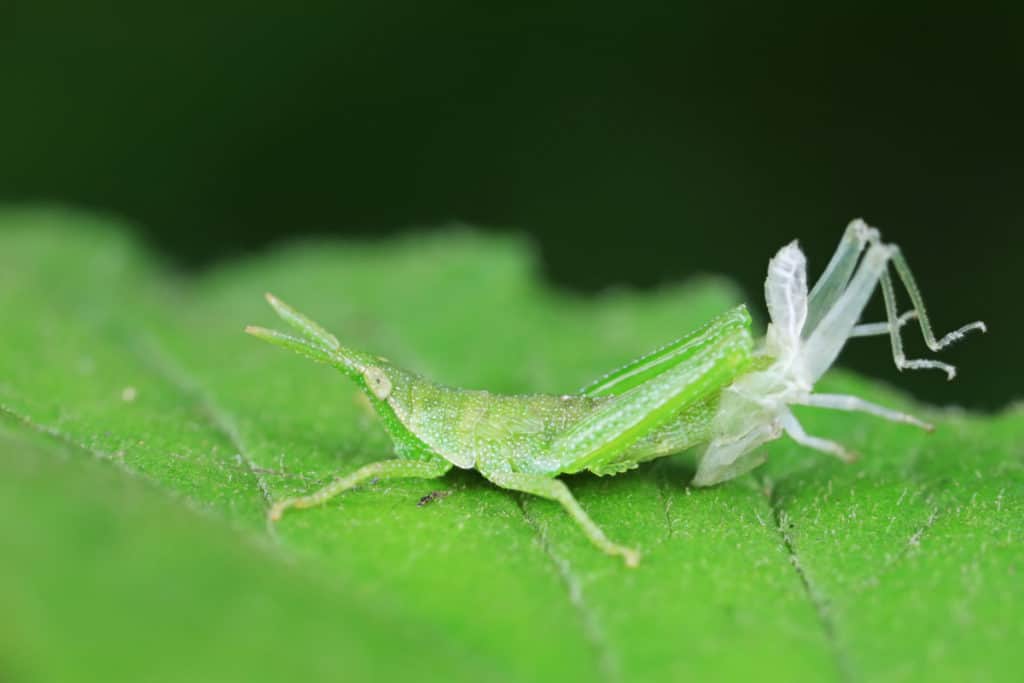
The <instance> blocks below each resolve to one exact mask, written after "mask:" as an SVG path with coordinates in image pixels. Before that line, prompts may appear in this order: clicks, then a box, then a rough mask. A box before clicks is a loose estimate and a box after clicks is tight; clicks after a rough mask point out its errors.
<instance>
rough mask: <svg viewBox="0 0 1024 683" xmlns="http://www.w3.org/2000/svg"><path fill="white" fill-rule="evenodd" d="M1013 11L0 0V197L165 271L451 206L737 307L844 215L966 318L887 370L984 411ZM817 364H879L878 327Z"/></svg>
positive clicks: (639, 277) (1008, 291)
mask: <svg viewBox="0 0 1024 683" xmlns="http://www.w3.org/2000/svg"><path fill="white" fill-rule="evenodd" d="M1022 19H1024V5H1021V4H1020V3H1014V2H1004V3H990V4H987V3H972V4H970V5H966V4H957V5H956V6H954V5H950V6H948V7H943V6H941V5H936V3H926V2H906V3H896V4H894V3H890V2H865V1H864V0H858V1H857V2H833V3H820V2H810V1H809V0H806V1H803V2H792V3H750V5H749V6H748V5H747V4H746V3H729V2H718V3H704V4H696V3H682V2H644V1H642V0H641V1H637V2H633V3H629V4H628V5H625V4H621V3H610V2H605V3H602V2H587V3H570V2H556V3H523V2H520V3H515V4H514V5H513V4H511V3H509V6H501V5H499V4H497V3H477V2H468V1H466V0H449V1H443V0H437V1H435V2H431V3H416V2H408V1H403V0H395V1H393V2H390V3H371V2H357V1H350V2H343V3H341V2H300V3H290V4H287V5H285V4H284V3H272V2H261V1H260V0H247V1H246V2H204V3H194V4H193V3H188V2H185V3H160V4H152V3H138V2H129V1H127V0H113V1H109V2H96V3H76V2H70V1H56V2H55V1H48V0H32V1H31V2H28V1H26V0H15V1H14V2H12V1H11V0H5V1H0V93H2V95H0V150H2V152H0V154H2V163H0V201H3V202H28V201H58V202H62V203H67V204H69V205H73V206H79V207H86V208H93V209H98V210H102V211H105V212H109V213H113V214H117V215H121V216H125V217H127V218H129V219H130V220H131V221H133V222H134V224H135V225H137V226H138V228H137V229H138V231H139V232H140V235H141V236H142V237H143V238H144V239H145V240H147V241H148V242H149V243H150V244H151V245H152V246H153V247H154V248H156V249H158V250H160V251H161V252H162V253H164V254H165V255H166V257H167V258H168V259H169V260H170V261H172V262H174V263H176V264H178V265H179V266H180V267H182V268H186V269H201V268H205V267H208V266H210V265H212V264H216V263H217V262H218V261H219V260H222V259H226V258H231V257H234V256H237V255H239V254H245V253H250V252H253V251H256V250H261V249H264V248H267V247H268V246H270V245H273V244H275V243H278V242H280V241H282V240H288V239H293V238H296V237H299V236H305V235H337V236H360V237H373V238H380V237H384V236H387V235H389V234H393V233H396V232H400V231H405V230H409V229H427V228H430V227H433V226H439V225H443V224H446V223H450V222H453V221H458V222H465V223H471V224H473V225H475V226H478V227H479V228H481V229H483V230H500V231H517V232H524V233H528V234H529V235H531V236H532V238H533V240H534V242H535V243H536V245H537V247H538V250H539V253H540V255H541V257H542V259H543V269H544V274H545V277H546V278H548V279H549V280H550V281H551V282H553V283H555V284H556V285H558V286H560V287H563V288H568V289H570V290H574V291H578V292H584V293H586V292H595V291H600V290H602V289H606V288H609V287H620V286H633V287H639V288H646V287H655V286H657V285H659V284H660V283H665V282H669V281H674V280H679V279H682V278H686V277H689V276H691V275H693V274H695V273H701V272H703V273H721V274H725V275H728V276H730V277H732V278H734V279H735V280H736V281H737V282H738V283H739V284H740V285H741V286H742V287H743V288H744V290H745V294H746V296H747V298H748V300H750V301H751V303H753V304H755V308H756V310H758V311H760V310H761V309H760V306H761V303H762V300H763V297H762V295H761V289H760V288H761V283H762V281H763V278H764V271H765V266H766V264H767V259H768V257H769V256H770V255H771V254H772V253H773V252H774V251H775V250H776V249H777V248H778V247H779V246H781V245H782V244H783V243H785V242H787V241H789V240H791V239H793V238H794V237H799V238H800V239H801V243H802V245H803V246H804V248H805V250H806V251H807V253H808V255H809V257H810V259H811V267H812V272H816V271H817V269H820V268H821V267H822V266H823V265H824V263H825V261H826V260H827V258H828V256H829V254H830V253H831V251H832V249H833V247H834V246H835V242H836V240H837V239H838V238H839V235H840V234H841V232H842V229H843V227H844V226H845V225H846V223H847V222H848V221H849V220H850V219H851V218H853V217H855V216H863V217H864V218H866V219H867V220H868V221H869V222H871V223H873V224H875V225H878V226H879V227H881V228H882V229H883V231H884V234H885V236H886V238H888V239H890V240H892V241H895V242H898V243H900V244H901V245H902V246H903V247H904V248H905V251H906V253H907V255H908V258H909V260H910V262H911V265H912V266H913V267H914V269H915V272H916V274H917V276H918V279H919V282H920V284H921V287H922V289H923V291H924V294H925V297H926V300H927V301H928V303H929V304H930V308H931V311H932V313H933V317H934V319H935V322H936V324H937V325H938V327H940V328H941V329H942V331H945V330H947V329H949V328H951V327H953V326H956V325H959V324H961V323H963V322H967V321H968V320H973V319H975V318H983V319H985V320H986V321H988V322H989V323H990V325H991V333H990V334H989V335H987V336H986V337H984V338H975V339H971V340H970V343H966V344H964V345H963V346H961V347H959V348H954V349H951V350H950V351H949V352H948V353H946V354H944V357H945V358H948V359H950V360H951V362H954V363H959V364H960V365H961V366H962V367H961V376H960V377H959V378H958V380H957V381H956V382H955V383H954V384H953V385H948V384H947V383H946V382H945V380H944V379H943V378H942V376H941V375H939V374H924V375H918V376H906V377H901V378H899V379H898V384H899V385H900V386H902V387H907V388H908V389H909V390H910V391H912V392H913V393H915V394H916V395H918V396H920V397H922V398H925V399H927V400H931V401H936V402H940V403H959V404H962V405H967V406H971V407H976V408H983V409H984V408H995V407H998V406H1001V405H1003V404H1005V403H1006V402H1007V401H1008V400H1011V399H1013V398H1015V397H1019V396H1021V395H1022V394H1024V391H1022V389H1021V376H1022V373H1021V372H1020V361H1019V358H1020V353H1019V351H1018V347H1019V343H1020V341H1019V340H1020V339H1021V334H1022V333H1024V321H1022V315H1021V313H1020V294H1021V290H1022V287H1021V277H1020V267H1019V266H1018V262H1019V261H1020V260H1021V259H1022V257H1024V238H1022V236H1021V235H1022V230H1024V203H1022V201H1021V200H1022V188H1024V133H1022V130H1021V128H1022V123H1021V122H1022V121H1024V98H1022V96H1021V85H1022V83H1024V49H1022V47H1021V45H1022V37H1024V21H1022ZM874 313H875V315H874V316H873V317H876V316H880V315H881V311H880V308H876V309H875V312H874ZM682 331H683V330H680V332H682ZM912 338H913V339H914V340H916V339H917V338H918V337H917V336H916V335H913V336H912ZM909 349H910V351H911V352H918V353H920V352H922V351H923V345H921V344H919V343H918V342H917V341H912V342H910V343H909ZM844 364H846V365H847V366H850V367H854V368H856V369H858V370H861V371H863V372H866V373H869V374H872V375H875V376H878V377H881V378H885V379H888V380H889V381H896V380H897V378H896V372H895V370H894V369H893V368H892V365H891V360H890V358H889V352H888V345H887V342H886V341H885V340H882V339H877V340H864V341H859V342H857V343H855V344H854V345H853V346H852V347H851V348H850V349H849V351H848V353H847V354H846V355H845V356H844Z"/></svg>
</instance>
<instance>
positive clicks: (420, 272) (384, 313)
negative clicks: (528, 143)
mask: <svg viewBox="0 0 1024 683" xmlns="http://www.w3.org/2000/svg"><path fill="white" fill-rule="evenodd" d="M127 234H128V233H127V231H125V230H124V229H123V228H122V227H120V226H118V225H117V224H116V222H115V221H111V220H108V219H102V218H96V217H89V216H84V215H81V214H76V213H71V212H65V211H60V210H52V209H34V210H28V209H21V210H15V209H11V210H7V211H6V212H4V213H3V214H0V320H2V321H3V327H4V333H3V339H2V342H0V427H2V431H0V454H2V457H0V467H2V468H3V472H2V473H0V489H2V493H3V495H2V498H0V505H2V506H3V512H4V514H3V515H2V517H0V519H2V521H0V532H2V537H3V539H4V546H5V552H3V556H4V558H5V559H3V560H0V571H3V574H4V575H5V576H4V577H3V586H2V587H0V600H2V604H3V606H4V612H5V613H6V614H7V615H8V619H7V620H6V622H5V624H4V626H2V627H0V628H2V629H4V631H0V634H4V632H5V631H6V634H5V637H4V638H3V639H2V643H3V644H2V645H0V677H2V676H3V675H4V674H5V673H6V672H11V673H12V674H13V677H14V678H15V680H17V679H18V678H19V677H20V678H22V679H24V680H37V679H51V680H55V679H59V680H93V679H105V680H109V679H110V678H120V679H133V680H137V679H139V678H146V679H149V680H182V679H194V678H195V677H197V676H199V677H206V678H208V679H217V680H230V679H234V680H251V681H258V680H275V681H279V680H281V679H282V678H283V677H284V676H291V677H294V678H297V677H300V676H301V677H306V676H312V677H317V678H324V677H332V676H335V675H340V673H341V672H344V673H345V675H347V676H351V677H353V680H365V679H369V678H375V679H382V678H383V679H388V680H393V679H394V678H395V677H397V676H399V675H404V676H415V677H417V678H419V679H423V680H434V679H437V680H440V679H444V680H449V681H452V680H455V681H457V680H474V681H476V680H538V681H547V680H551V681H557V680H598V681H626V680H650V681H675V680H688V679H691V678H697V677H699V678H700V679H702V680H742V679H755V678H756V679H758V680H780V681H794V680H807V681H821V680H837V681H850V680H873V681H874V680H892V681H901V680H920V679H922V678H928V679H929V680H964V679H972V678H973V679H977V680H1011V679H1012V678H1014V675H1013V674H1014V672H1017V671H1019V670H1020V668H1021V666H1024V655H1022V654H1021V651H1020V648H1019V647H1017V646H1016V644H1017V643H1019V642H1020V641H1021V639H1022V638H1024V627H1022V623H1024V622H1022V620H1021V619H1020V618H1019V614H1018V612H1019V610H1018V609H1017V608H1018V607H1019V605H1021V604H1024V603H1022V600H1024V582H1022V581H1021V575H1020V572H1021V571H1022V570H1024V564H1022V560H1024V553H1022V551H1021V549H1020V540H1019V539H1020V536H1021V533H1022V529H1021V526H1022V525H1021V519H1022V513H1024V454H1022V450H1021V449H1022V446H1021V444H1022V443H1024V416H1022V411H1021V410H1020V409H1011V410H1008V411H1006V412H1004V413H1002V414H1000V415H997V416H994V417H984V416H975V415H968V414H962V413H958V412H956V411H949V410H939V409H929V408H926V407H921V406H912V405H911V404H910V403H909V402H908V400H907V399H906V398H905V397H902V396H901V395H899V394H896V393H894V392H892V391H891V390H888V389H886V388H884V387H882V386H880V385H878V384H875V383H871V382H868V381H865V380H863V379H860V378H856V377H853V376H850V375H845V374H842V373H834V374H833V376H831V377H830V378H829V379H827V381H826V383H825V384H827V385H828V386H827V387H823V388H825V389H827V390H831V391H844V392H848V393H855V394H858V395H860V396H864V397H865V398H868V399H871V400H875V401H878V402H881V403H884V404H886V405H892V406H895V407H904V408H912V409H913V410H914V411H915V412H917V413H918V414H922V415H923V416H925V417H927V418H928V419H930V420H932V421H934V422H935V423H936V424H937V425H938V427H939V428H938V430H937V431H936V432H935V433H934V434H931V435H928V434H923V433H920V432H918V431H915V430H913V429H910V428H908V427H905V426H901V425H891V424H887V423H883V422H880V421H878V420H875V419H873V418H870V417H866V416H859V415H856V416H855V415H850V414H837V413H828V412H825V411H813V410H811V409H808V410H807V411H805V412H804V413H802V414H801V417H802V419H803V421H804V423H805V426H806V427H807V429H808V431H809V432H811V433H814V434H820V435H822V436H828V437H830V438H834V439H837V440H840V441H842V442H843V443H845V444H847V445H849V446H851V447H853V448H854V449H855V450H858V451H859V452H860V453H861V454H862V455H863V456H864V457H863V458H862V460H861V461H860V462H859V463H857V464H856V465H853V466H845V465H842V464H840V463H838V462H832V461H830V460H827V459H824V458H823V457H821V456H819V455H817V454H814V453H810V452H807V451H804V450H802V449H800V448H798V447H796V446H795V445H793V444H792V443H791V442H788V441H785V440H783V441H779V442H776V443H773V444H772V445H771V446H769V449H768V450H769V452H770V462H769V464H768V465H767V466H766V467H764V468H762V469H760V470H758V471H756V472H755V473H754V474H753V475H751V476H747V477H744V478H741V479H739V480H735V481H733V482H730V483H728V484H726V485H723V486H719V487H716V488H713V489H707V490H701V489H694V490H690V489H688V488H687V486H686V482H687V481H688V480H689V478H690V477H691V476H692V474H693V463H692V459H691V458H690V457H689V456H688V455H686V454H684V455H682V456H678V457H675V458H671V459H664V460H661V461H658V462H655V463H652V464H650V465H648V466H644V467H641V468H640V469H638V470H636V471H633V472H630V473H627V474H624V475H620V476H616V477H606V478H597V477H594V476H591V475H578V476H573V477H568V478H566V480H567V483H568V484H569V485H570V487H571V488H572V489H573V491H574V492H575V494H576V495H577V497H578V498H579V499H580V501H581V503H582V504H583V506H584V507H585V508H586V509H587V510H588V511H590V512H591V514H592V516H593V517H594V518H595V520H596V521H597V522H598V523H599V524H601V525H602V526H603V527H604V528H605V530H606V531H607V532H608V534H609V535H610V536H611V537H612V538H614V539H616V540H618V541H620V542H623V543H627V544H631V545H635V546H638V547H639V548H640V549H641V551H642V552H643V553H644V559H643V562H642V564H641V566H640V567H639V568H638V569H637V570H632V571H631V570H628V569H626V568H624V567H623V566H622V565H621V563H620V562H617V561H615V560H613V559H611V558H608V557H605V556H603V555H601V554H600V553H598V552H597V551H595V550H594V549H593V548H592V547H591V546H590V545H589V544H588V543H587V541H586V540H585V539H584V538H583V537H582V535H581V534H580V533H579V532H578V530H577V529H576V528H575V527H574V526H573V524H572V523H571V522H570V521H569V520H568V519H567V517H566V516H565V515H564V514H563V513H562V512H561V510H560V509H559V508H557V507H556V506H555V505H554V504H551V503H548V502H546V501H542V500H537V499H532V498H528V497H523V496H520V495H518V494H513V493H509V492H506V491H501V490H498V489H496V488H494V487H493V486H491V485H489V484H488V483H487V482H485V481H483V480H482V479H481V478H480V477H479V476H477V475H476V474H475V473H472V472H461V471H460V472H454V473H452V474H451V475H449V476H447V477H445V478H443V479H440V480H438V481H433V482H431V481H406V482H388V483H386V484H385V483H379V484H373V485H369V486H365V487H362V488H360V489H357V490H354V491H352V492H349V493H347V494H345V495H343V496H341V497H339V498H337V499H335V500H334V501H332V502H331V503H330V504H328V505H326V506H324V507H322V508H319V509H314V510H307V511H301V512H296V513H291V514H288V515H286V516H285V518H284V519H283V520H282V522H281V523H280V524H279V525H278V526H277V527H276V530H274V531H269V530H268V529H267V527H266V525H265V523H264V514H265V511H266V508H267V505H268V502H269V501H271V500H275V499H277V498H280V497H283V496H288V495H294V494H297V493H301V492H304V491H309V490H312V489H314V488H316V487H317V486H319V485H322V484H323V483H326V482H327V481H330V479H331V478H332V476H333V475H334V474H336V473H339V472H348V471H351V470H352V469H354V468H355V467H357V466H359V465H361V464H364V463H367V462H371V461H374V460H378V459H381V458H384V457H388V456H389V455H390V447H389V442H388V440H387V437H386V436H385V434H384V433H383V431H382V429H381V428H380V426H379V425H378V424H377V423H376V420H375V418H374V417H373V415H372V414H371V413H370V412H369V411H368V410H367V408H366V407H365V406H364V405H363V404H362V403H361V402H360V400H359V398H358V395H357V394H356V393H355V390H354V388H353V386H352V385H351V384H350V383H349V382H348V381H347V380H346V379H345V378H344V377H343V376H341V375H340V374H338V373H336V372H333V371H331V370H330V369H327V368H325V367H323V366H317V365H314V364H312V363H309V362H307V361H304V360H303V359H301V358H298V357H295V356H292V355H290V354H287V353H283V352H281V351H280V350H278V349H274V348H272V347H269V346H267V345H265V344H262V343H260V342H258V341H256V340H253V339H251V338H249V337H247V336H246V335H244V334H243V333H242V328H243V327H244V326H245V325H246V324H249V323H253V324H262V325H275V324H276V322H275V320H276V319H275V318H274V317H273V315H272V313H271V312H270V310H269V309H268V308H267V307H266V305H265V303H264V301H263V299H262V294H263V292H264V291H272V292H274V293H275V294H277V295H279V296H280V297H281V298H282V299H284V300H285V301H288V302H289V303H291V304H293V305H295V306H296V307H297V308H298V309H299V310H302V311H303V312H305V313H308V314H309V315H310V316H311V317H313V318H314V319H315V320H317V321H318V322H321V323H322V324H323V325H324V326H325V327H327V328H328V329H329V330H331V331H332V332H334V333H335V334H336V335H337V336H338V337H339V338H340V339H341V340H342V342H343V343H345V344H347V345H350V346H353V347H356V348H361V349H364V350H368V351H373V352H375V353H379V354H382V355H385V356H387V357H389V358H390V359H392V360H393V361H395V362H397V363H398V364H400V365H404V366H406V367H408V368H409V369H412V370H416V371H419V372H422V373H424V374H426V375H428V376H431V377H433V378H435V379H438V380H441V381H444V382H447V383H451V384H458V385H463V386H469V387H475V388H487V389H491V390H495V391H505V392H524V391H545V392H557V393H562V392H566V391H572V390H574V389H576V388H577V387H580V386H582V385H584V384H586V383H587V382H588V381H590V380H591V379H593V378H594V377H595V376H597V375H599V374H600V373H602V372H604V371H606V370H608V369H610V368H612V367H615V366H617V365H619V364H621V363H623V362H625V361H627V360H629V359H630V358H632V357H635V356H637V355H639V354H641V353H643V352H645V351H647V350H649V349H650V348H652V347H654V346H657V345H659V344H662V343H664V342H666V341H668V340H670V339H672V338H674V337H676V336H679V335H680V334H682V333H684V332H686V331H688V330H690V329H692V328H694V327H696V326H697V325H699V324H700V323H702V322H704V321H706V320H707V319H708V318H710V317H712V316H713V315H715V314H717V313H720V312H722V311H723V310H725V309H726V308H728V307H729V306H730V305H732V304H734V303H736V302H737V300H738V296H737V293H736V292H735V290H734V289H733V288H732V287H731V286H730V285H729V284H728V283H727V282H725V281H722V280H715V279H703V280H698V281H694V282H691V283H689V284H685V285H681V286H676V287H670V288H664V289H661V290H657V291H653V292H649V293H646V294H637V293H633V292H628V291H617V292H609V293H606V294H604V295H601V296H598V297H593V298H582V297H577V296H570V295H568V294H565V293H562V292H557V291H552V290H550V289H548V288H546V287H545V286H544V285H543V284H541V279H540V278H539V277H538V275H537V273H536V266H535V260H534V258H533V256H532V254H531V252H530V249H529V248H528V245H526V244H524V243H523V242H522V241H520V240H517V239H514V238H484V237H481V236H478V235H476V234H474V233H472V232H471V231H466V230H460V229H451V230H448V231H446V232H442V233H439V234H435V235H430V236H426V235H422V236H409V237H406V238H404V239H400V240H395V241H391V242H387V243H378V244H369V243H338V242H309V243H304V244H295V245H292V246H288V247H283V248H279V249H277V250H275V251H273V252H269V253H266V254H262V255H258V256H251V257H249V258H245V259H240V260H238V261H236V262H233V263H230V264H226V265H223V266H221V267H218V268H217V269H215V270H212V271H208V272H205V273H202V274H198V275H186V274H182V273H176V272H173V271H171V270H169V269H168V268H167V267H166V266H165V265H164V264H162V263H160V262H159V261H158V260H157V259H155V258H154V257H153V256H151V255H150V254H149V253H148V252H147V251H146V250H145V249H144V248H142V247H140V246H139V245H137V244H135V243H134V242H132V240H131V239H129V238H128V237H127V236H126V235H127ZM752 303H756V302H752ZM757 308H758V307H757V306H755V310H756V309H757ZM857 343H878V344H879V353H887V349H886V348H885V346H884V342H872V341H870V340H866V341H863V342H857ZM964 371H969V369H968V368H965V369H964ZM894 375H895V373H894ZM97 459H98V460H100V461H101V462H100V463H96V462H93V460H97ZM431 494H433V495H431Z"/></svg>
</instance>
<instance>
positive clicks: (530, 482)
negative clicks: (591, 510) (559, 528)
mask: <svg viewBox="0 0 1024 683" xmlns="http://www.w3.org/2000/svg"><path fill="white" fill-rule="evenodd" d="M483 475H484V476H485V477H487V479H488V480H489V481H491V482H493V483H494V484H496V485H497V486H500V487H501V488H503V489H510V490H512V491H521V492H523V493H529V494H532V495H534V496H540V497H541V498H547V499H548V500H553V501H555V502H557V503H560V504H561V505H562V507H563V508H564V509H565V511H566V512H568V513H569V515H570V516H571V517H572V518H573V519H574V520H576V523H577V524H579V526H580V528H581V529H582V530H583V533H584V534H585V535H586V537H587V538H588V539H590V542H591V543H593V544H594V545H596V546H597V547H598V548H600V549H601V550H603V551H604V552H606V553H607V554H609V555H618V556H620V557H621V558H622V559H623V560H624V561H625V563H626V566H629V567H635V566H637V564H638V563H639V562H640V553H639V552H637V551H636V550H633V549H632V548H627V547H625V546H621V545H619V544H617V543H612V542H611V541H610V540H608V537H607V536H605V535H604V531H602V530H601V527H599V526H598V525H597V524H596V523H595V522H594V520H592V519H590V516H589V515H588V514H587V513H586V511H584V509H583V508H582V507H581V506H580V504H579V502H578V501H577V500H576V498H574V497H573V495H572V492H571V491H570V490H569V487H568V486H566V485H565V484H564V483H563V482H561V481H560V480H558V479H550V478H548V477H545V476H543V475H539V474H525V473H521V472H493V473H488V472H484V473H483Z"/></svg>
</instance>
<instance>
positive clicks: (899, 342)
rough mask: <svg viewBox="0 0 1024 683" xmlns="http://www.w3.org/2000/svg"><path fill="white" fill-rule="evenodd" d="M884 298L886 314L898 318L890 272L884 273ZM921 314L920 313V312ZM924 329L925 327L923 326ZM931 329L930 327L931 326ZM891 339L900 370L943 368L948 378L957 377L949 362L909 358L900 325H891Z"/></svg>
mask: <svg viewBox="0 0 1024 683" xmlns="http://www.w3.org/2000/svg"><path fill="white" fill-rule="evenodd" d="M882 298H883V299H885V311H886V316H887V317H888V318H889V320H890V321H892V320H895V319H896V292H895V291H894V289H893V286H892V278H890V277H889V272H888V271H886V272H885V273H883V274H882ZM919 315H920V314H919ZM922 329H924V328H922ZM929 329H930V328H929ZM889 341H890V343H891V345H892V359H893V362H895V363H896V367H897V369H899V370H928V369H934V370H942V371H943V372H945V373H946V379H947V380H952V379H953V378H954V377H956V368H955V367H953V366H952V365H950V364H949V363H943V362H942V361H938V360H929V359H925V358H907V356H906V354H904V353H903V338H902V337H901V336H900V329H899V326H898V325H894V324H891V323H890V325H889Z"/></svg>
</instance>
